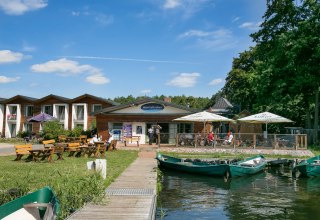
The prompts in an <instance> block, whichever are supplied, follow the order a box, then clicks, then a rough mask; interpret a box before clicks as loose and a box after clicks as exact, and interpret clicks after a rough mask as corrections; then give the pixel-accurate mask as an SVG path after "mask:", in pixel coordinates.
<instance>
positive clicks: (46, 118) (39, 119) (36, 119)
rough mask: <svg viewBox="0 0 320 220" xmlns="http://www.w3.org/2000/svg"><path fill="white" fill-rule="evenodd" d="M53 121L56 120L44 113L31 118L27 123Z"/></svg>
mask: <svg viewBox="0 0 320 220" xmlns="http://www.w3.org/2000/svg"><path fill="white" fill-rule="evenodd" d="M54 120H57V119H56V118H55V117H53V116H52V115H48V114H46V113H40V114H38V115H36V116H33V117H32V118H30V119H29V120H28V121H29V122H46V121H54Z"/></svg>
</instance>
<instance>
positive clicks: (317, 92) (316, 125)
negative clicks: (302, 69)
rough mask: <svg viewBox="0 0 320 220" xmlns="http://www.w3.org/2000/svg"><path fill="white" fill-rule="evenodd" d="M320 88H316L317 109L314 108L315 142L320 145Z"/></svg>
mask: <svg viewBox="0 0 320 220" xmlns="http://www.w3.org/2000/svg"><path fill="white" fill-rule="evenodd" d="M319 90H320V88H319V87H318V88H317V90H316V100H315V109H314V135H313V142H314V144H315V145H316V146H318V127H319Z"/></svg>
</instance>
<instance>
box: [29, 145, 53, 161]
mask: <svg viewBox="0 0 320 220" xmlns="http://www.w3.org/2000/svg"><path fill="white" fill-rule="evenodd" d="M28 151H29V152H30V160H32V161H35V162H39V161H40V159H41V160H44V159H46V158H48V162H52V155H53V152H54V149H53V148H45V149H32V150H28Z"/></svg>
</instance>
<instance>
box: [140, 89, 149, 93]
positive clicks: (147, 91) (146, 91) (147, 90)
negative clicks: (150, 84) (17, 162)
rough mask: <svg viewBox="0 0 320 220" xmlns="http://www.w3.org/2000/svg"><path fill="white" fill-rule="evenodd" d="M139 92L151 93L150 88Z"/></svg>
mask: <svg viewBox="0 0 320 220" xmlns="http://www.w3.org/2000/svg"><path fill="white" fill-rule="evenodd" d="M140 93H142V94H148V93H151V89H144V90H141V91H140Z"/></svg>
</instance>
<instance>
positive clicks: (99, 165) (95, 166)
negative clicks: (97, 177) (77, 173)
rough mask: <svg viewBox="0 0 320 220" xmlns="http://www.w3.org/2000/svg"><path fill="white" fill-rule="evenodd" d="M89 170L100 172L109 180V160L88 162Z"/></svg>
mask: <svg viewBox="0 0 320 220" xmlns="http://www.w3.org/2000/svg"><path fill="white" fill-rule="evenodd" d="M87 169H88V170H95V171H97V172H100V174H101V176H102V178H103V179H105V178H107V160H106V159H96V160H95V161H88V162H87Z"/></svg>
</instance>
